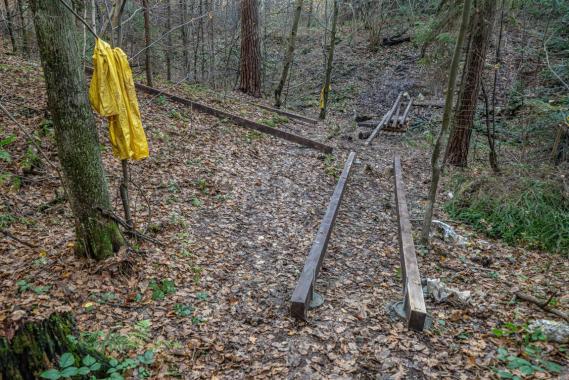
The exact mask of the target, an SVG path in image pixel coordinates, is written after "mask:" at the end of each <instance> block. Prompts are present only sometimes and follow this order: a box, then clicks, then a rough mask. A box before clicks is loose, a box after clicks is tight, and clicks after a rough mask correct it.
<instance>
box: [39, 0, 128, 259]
mask: <svg viewBox="0 0 569 380" xmlns="http://www.w3.org/2000/svg"><path fill="white" fill-rule="evenodd" d="M31 6H32V12H33V15H34V24H35V29H36V35H37V41H38V46H39V50H40V57H41V61H42V66H43V72H44V76H45V82H46V87H47V100H48V107H49V110H50V113H51V115H52V117H53V124H54V128H55V139H56V145H57V153H58V157H59V160H60V162H61V166H62V168H63V176H64V178H63V180H64V185H65V188H66V191H67V193H68V197H69V199H70V203H71V210H72V211H73V214H74V216H75V219H76V223H75V233H76V239H77V241H76V244H75V251H76V252H77V254H78V255H79V256H86V257H92V258H94V259H96V260H102V259H105V258H107V257H109V256H111V255H112V254H113V251H117V250H118V249H119V248H120V246H122V245H123V244H124V240H123V239H122V237H121V235H120V231H119V229H118V227H117V225H116V223H114V222H113V221H110V220H108V219H106V218H105V217H103V216H102V215H101V213H100V211H99V210H98V208H102V209H104V210H110V209H111V202H110V198H109V190H108V185H107V180H106V177H105V173H104V170H103V163H102V161H101V152H100V148H99V140H98V136H97V127H96V123H95V118H94V117H93V114H92V112H91V107H90V105H89V101H88V99H87V93H86V91H85V89H86V88H87V85H86V83H85V75H84V73H83V65H82V64H81V60H80V53H79V41H78V39H77V33H76V31H75V24H74V22H73V15H72V14H71V12H69V10H67V9H66V8H65V6H64V5H63V4H62V3H61V2H60V1H44V0H31Z"/></svg>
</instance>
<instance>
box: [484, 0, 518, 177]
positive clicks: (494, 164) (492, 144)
mask: <svg viewBox="0 0 569 380" xmlns="http://www.w3.org/2000/svg"><path fill="white" fill-rule="evenodd" d="M505 5H506V4H505V0H502V5H501V7H500V32H499V34H498V46H496V61H495V63H494V83H493V85H492V136H493V138H492V140H491V141H489V143H490V154H489V157H488V158H489V160H490V167H491V168H492V170H494V173H496V174H497V173H499V172H500V167H499V166H498V155H497V154H496V138H495V136H496V87H497V85H498V70H500V66H501V58H500V53H501V49H502V34H503V32H504V14H505ZM524 29H525V28H524ZM522 54H523V51H522ZM523 99H524V98H523V97H522V102H523Z"/></svg>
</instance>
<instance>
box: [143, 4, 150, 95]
mask: <svg viewBox="0 0 569 380" xmlns="http://www.w3.org/2000/svg"><path fill="white" fill-rule="evenodd" d="M142 6H143V7H144V42H145V44H146V51H145V56H146V63H145V65H146V84H147V85H149V86H152V58H151V57H152V53H151V48H150V44H151V43H152V42H151V41H152V37H151V35H150V8H149V7H148V0H142Z"/></svg>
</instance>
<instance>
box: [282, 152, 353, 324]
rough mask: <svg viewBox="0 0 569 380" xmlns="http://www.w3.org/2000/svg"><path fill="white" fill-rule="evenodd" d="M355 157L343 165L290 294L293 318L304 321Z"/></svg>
mask: <svg viewBox="0 0 569 380" xmlns="http://www.w3.org/2000/svg"><path fill="white" fill-rule="evenodd" d="M355 157H356V153H355V152H351V153H350V155H349V156H348V159H347V160H346V163H345V164H344V170H343V171H342V175H341V176H340V179H339V180H338V183H337V185H336V188H335V190H334V194H332V198H331V199H330V204H329V205H328V208H327V209H326V214H325V215H324V219H322V222H321V223H320V228H319V229H318V233H317V234H316V239H315V240H314V243H313V244H312V248H311V249H310V253H309V254H308V258H307V259H306V262H305V263H304V269H303V270H302V274H301V275H300V279H299V280H298V284H297V285H296V288H295V289H294V293H293V294H292V298H291V306H290V313H291V315H292V316H293V317H295V318H298V319H302V320H306V312H307V310H308V307H309V305H310V301H311V300H312V292H313V290H314V284H315V282H316V278H317V277H318V273H319V272H320V268H321V267H322V262H323V261H324V256H325V255H326V249H327V248H328V241H329V240H330V235H331V234H332V229H333V228H334V223H335V222H336V216H337V215H338V210H339V209H340V203H341V202H342V197H343V196H344V190H345V189H346V183H347V182H348V177H349V175H350V169H351V168H352V164H353V162H354V158H355Z"/></svg>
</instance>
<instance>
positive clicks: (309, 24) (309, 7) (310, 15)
mask: <svg viewBox="0 0 569 380" xmlns="http://www.w3.org/2000/svg"><path fill="white" fill-rule="evenodd" d="M312 12H314V0H310V3H309V5H308V20H307V21H306V28H307V29H310V27H311V26H312Z"/></svg>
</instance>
